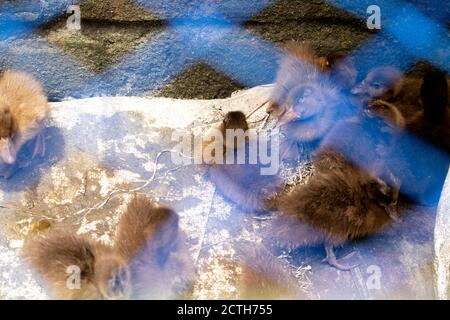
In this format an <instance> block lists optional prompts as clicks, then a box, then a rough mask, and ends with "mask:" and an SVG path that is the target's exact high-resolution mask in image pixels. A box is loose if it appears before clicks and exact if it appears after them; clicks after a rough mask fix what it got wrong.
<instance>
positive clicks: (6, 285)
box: [0, 239, 48, 300]
mask: <svg viewBox="0 0 450 320" xmlns="http://www.w3.org/2000/svg"><path fill="white" fill-rule="evenodd" d="M14 242H15V241H10V243H9V244H7V243H6V241H3V240H1V239H0V294H1V296H0V298H2V299H11V300H13V299H14V300H18V299H29V300H42V299H48V297H47V295H46V294H45V292H44V290H43V289H42V288H41V287H40V286H39V285H38V284H37V283H36V281H35V280H34V278H33V275H32V274H31V272H30V270H29V269H28V268H27V267H26V266H25V265H24V263H23V262H22V261H21V259H20V257H19V252H20V248H11V246H12V247H17V246H16V245H14V244H15V243H14Z"/></svg>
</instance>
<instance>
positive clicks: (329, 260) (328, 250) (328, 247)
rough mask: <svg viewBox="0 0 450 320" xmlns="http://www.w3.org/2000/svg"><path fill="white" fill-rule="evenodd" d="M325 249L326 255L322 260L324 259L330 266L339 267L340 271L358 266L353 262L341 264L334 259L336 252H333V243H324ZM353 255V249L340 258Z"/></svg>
mask: <svg viewBox="0 0 450 320" xmlns="http://www.w3.org/2000/svg"><path fill="white" fill-rule="evenodd" d="M325 251H326V253H327V257H326V258H325V259H324V261H326V262H327V263H328V264H329V265H330V266H332V267H335V268H336V269H339V270H342V271H349V270H351V269H354V268H356V267H358V266H359V264H354V265H344V264H341V263H340V262H339V261H338V259H336V254H335V253H334V248H333V245H331V244H326V245H325ZM354 255H355V252H354V251H353V252H351V253H349V254H348V255H346V256H345V257H343V258H342V259H340V260H343V259H348V258H351V257H353V256H354Z"/></svg>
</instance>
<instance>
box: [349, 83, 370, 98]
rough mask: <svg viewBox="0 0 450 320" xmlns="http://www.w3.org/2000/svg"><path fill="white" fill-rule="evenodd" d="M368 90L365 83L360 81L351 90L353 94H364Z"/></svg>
mask: <svg viewBox="0 0 450 320" xmlns="http://www.w3.org/2000/svg"><path fill="white" fill-rule="evenodd" d="M366 92H367V89H366V87H365V86H364V84H362V83H360V84H358V85H357V86H356V87H354V88H353V89H352V91H351V93H352V94H353V95H362V94H365V93H366Z"/></svg>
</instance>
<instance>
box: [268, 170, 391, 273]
mask: <svg viewBox="0 0 450 320" xmlns="http://www.w3.org/2000/svg"><path fill="white" fill-rule="evenodd" d="M392 196H393V194H392V189H391V188H390V187H389V186H388V185H387V184H386V183H385V182H384V181H382V180H380V179H378V178H376V177H372V176H370V175H368V174H367V173H366V172H364V171H362V170H358V169H357V168H355V167H350V166H344V167H342V168H341V169H339V170H327V171H323V172H318V173H317V174H316V175H315V176H314V177H313V178H312V179H310V180H309V181H308V183H307V184H305V185H297V186H295V187H294V189H293V190H292V191H291V192H290V193H288V194H285V195H282V196H281V197H280V199H279V205H278V208H279V210H280V212H281V213H282V215H281V217H280V218H278V219H275V221H274V223H273V225H272V226H271V230H270V237H271V238H272V239H273V240H274V241H275V242H277V243H280V244H282V245H287V246H289V247H291V248H296V247H299V246H316V245H320V244H323V245H324V246H325V250H326V261H327V262H328V263H329V264H330V265H332V266H334V267H336V268H337V269H340V270H349V269H352V268H354V267H356V266H357V265H352V266H346V265H344V264H342V263H340V262H339V261H338V259H337V258H336V255H335V253H334V247H335V246H340V245H343V244H345V243H346V242H347V241H350V240H353V239H358V238H361V237H365V236H369V235H372V234H374V233H376V232H378V231H379V230H381V229H382V228H383V227H384V226H386V225H387V224H389V223H390V222H391V221H392V218H391V215H390V213H389V210H390V208H389V207H390V206H391V203H392Z"/></svg>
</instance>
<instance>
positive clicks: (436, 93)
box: [408, 71, 450, 153]
mask: <svg viewBox="0 0 450 320" xmlns="http://www.w3.org/2000/svg"><path fill="white" fill-rule="evenodd" d="M448 91H449V90H448V86H447V79H446V76H445V74H444V73H443V72H441V71H433V72H429V73H427V74H426V75H425V77H424V80H423V84H422V87H421V97H422V102H423V110H422V111H421V112H419V113H418V114H417V115H416V116H415V117H414V118H413V119H412V120H411V121H410V122H409V123H408V130H409V131H411V132H413V133H415V134H416V135H418V136H419V137H421V138H423V139H425V140H427V141H429V142H431V143H432V144H434V145H435V146H437V147H439V148H440V149H442V150H445V151H446V152H448V153H450V111H449V110H450V109H449V108H448Z"/></svg>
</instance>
